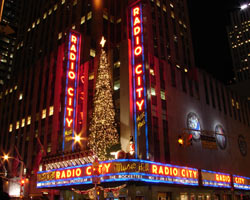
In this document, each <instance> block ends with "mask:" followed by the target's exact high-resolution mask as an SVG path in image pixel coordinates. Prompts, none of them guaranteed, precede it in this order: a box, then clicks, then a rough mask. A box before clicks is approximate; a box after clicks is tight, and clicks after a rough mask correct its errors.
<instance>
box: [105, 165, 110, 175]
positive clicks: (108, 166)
mask: <svg viewBox="0 0 250 200" xmlns="http://www.w3.org/2000/svg"><path fill="white" fill-rule="evenodd" d="M110 165H111V164H110V163H109V164H104V167H105V169H106V172H107V173H108V172H109V168H110Z"/></svg>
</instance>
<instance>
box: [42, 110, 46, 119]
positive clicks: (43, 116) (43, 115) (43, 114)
mask: <svg viewBox="0 0 250 200" xmlns="http://www.w3.org/2000/svg"><path fill="white" fill-rule="evenodd" d="M44 118H46V109H43V110H42V119H44Z"/></svg>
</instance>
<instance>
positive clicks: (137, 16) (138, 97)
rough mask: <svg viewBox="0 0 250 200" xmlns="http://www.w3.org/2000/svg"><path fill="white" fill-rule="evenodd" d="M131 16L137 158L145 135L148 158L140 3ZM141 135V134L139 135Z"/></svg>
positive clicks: (131, 11) (131, 12)
mask: <svg viewBox="0 0 250 200" xmlns="http://www.w3.org/2000/svg"><path fill="white" fill-rule="evenodd" d="M130 15H131V49H130V54H131V59H132V60H131V65H132V74H133V76H132V80H133V81H132V84H133V85H132V90H133V91H132V93H133V113H134V114H133V118H134V124H135V129H134V132H135V133H134V134H135V137H134V138H135V154H136V157H137V153H138V147H137V136H138V135H144V137H145V143H146V150H145V153H146V157H147V158H148V127H147V126H148V125H147V102H146V99H147V98H146V94H147V91H146V76H145V74H146V72H145V61H144V41H143V21H142V20H143V18H142V5H141V4H140V3H139V4H137V5H135V6H133V7H131V8H130ZM139 133H140V134H139Z"/></svg>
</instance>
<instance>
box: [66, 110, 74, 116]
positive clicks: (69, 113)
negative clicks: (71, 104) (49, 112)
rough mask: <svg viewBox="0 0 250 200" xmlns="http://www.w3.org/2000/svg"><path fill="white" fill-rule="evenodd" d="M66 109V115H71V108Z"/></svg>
mask: <svg viewBox="0 0 250 200" xmlns="http://www.w3.org/2000/svg"><path fill="white" fill-rule="evenodd" d="M67 111H68V116H69V117H70V116H71V112H72V111H73V108H67Z"/></svg>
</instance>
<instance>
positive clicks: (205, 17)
mask: <svg viewBox="0 0 250 200" xmlns="http://www.w3.org/2000/svg"><path fill="white" fill-rule="evenodd" d="M187 2H188V7H189V18H190V25H191V34H192V39H193V48H194V54H195V62H196V66H197V67H198V68H202V69H205V70H206V71H207V72H209V73H210V74H212V75H213V76H214V77H215V78H217V79H218V80H220V81H222V82H224V83H228V82H229V80H232V78H233V72H232V58H231V55H230V49H229V44H228V38H227V31H226V26H227V25H229V24H230V16H229V13H230V11H232V10H234V9H236V8H239V5H240V4H239V0H218V1H203V0H201V1H194V0H187Z"/></svg>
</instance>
